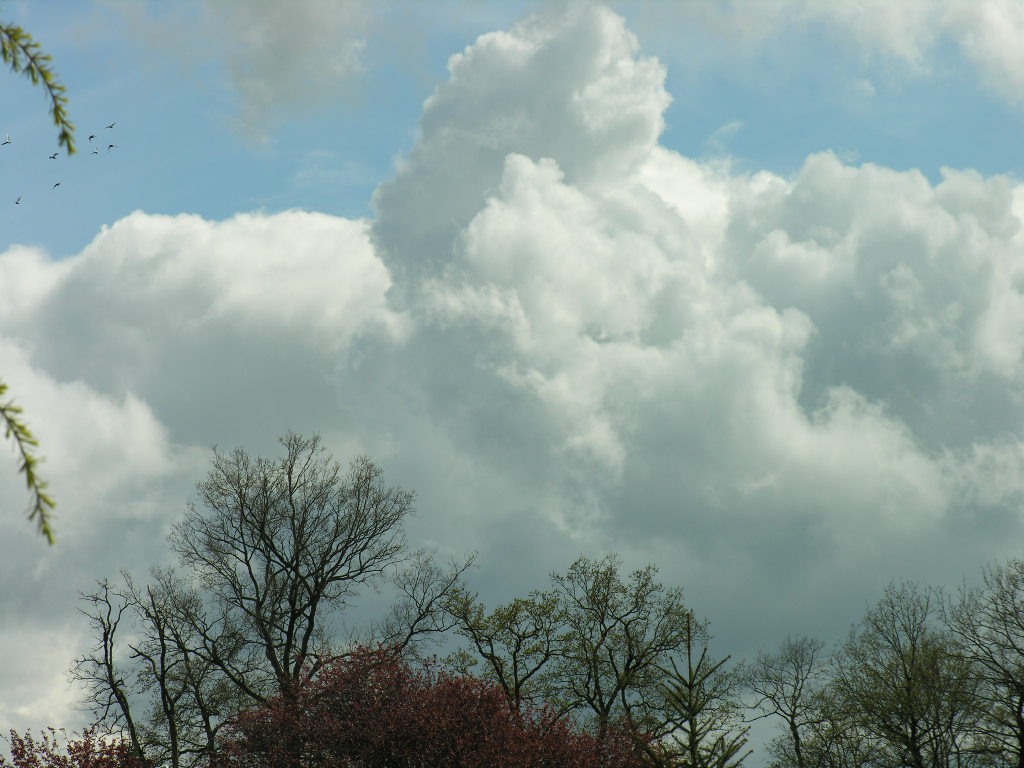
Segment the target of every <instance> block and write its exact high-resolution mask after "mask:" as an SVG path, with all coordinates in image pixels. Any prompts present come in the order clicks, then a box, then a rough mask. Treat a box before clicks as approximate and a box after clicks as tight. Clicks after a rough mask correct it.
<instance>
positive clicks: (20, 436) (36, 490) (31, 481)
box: [0, 381, 57, 544]
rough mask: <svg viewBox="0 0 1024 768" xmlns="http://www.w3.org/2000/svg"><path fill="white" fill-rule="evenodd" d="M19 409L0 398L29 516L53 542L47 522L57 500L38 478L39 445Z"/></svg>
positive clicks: (0, 415) (0, 391) (0, 418)
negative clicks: (26, 494)
mask: <svg viewBox="0 0 1024 768" xmlns="http://www.w3.org/2000/svg"><path fill="white" fill-rule="evenodd" d="M6 393H7V385H6V384H5V383H4V382H3V381H0V397H3V396H4V395H5V394H6ZM21 413H22V410H21V408H20V407H19V406H17V405H15V404H14V401H13V400H7V401H6V402H4V401H0V422H2V423H3V427H4V437H5V438H7V439H10V440H13V441H14V446H15V448H16V449H17V451H18V455H19V457H20V459H21V463H20V466H19V467H18V470H19V471H20V472H21V473H22V474H23V475H24V476H25V485H26V486H28V492H29V494H30V496H31V499H32V503H31V506H30V507H29V513H28V518H29V520H34V521H35V522H36V524H37V525H38V526H39V533H41V534H42V535H43V536H44V537H45V538H46V540H47V542H49V543H50V544H53V540H54V539H53V528H52V527H51V525H50V522H51V515H52V513H53V510H54V508H55V507H56V506H57V503H56V502H55V501H54V500H53V498H52V497H50V496H49V494H47V493H46V483H45V482H43V481H42V480H40V479H39V475H38V474H37V473H36V468H37V467H38V465H39V462H40V459H39V457H38V456H36V455H35V453H34V452H33V451H34V449H35V448H37V447H38V446H39V443H38V442H37V441H36V438H35V437H34V436H33V434H32V431H31V430H30V429H29V428H28V425H27V424H25V422H24V421H22V419H21Z"/></svg>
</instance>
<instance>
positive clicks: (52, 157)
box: [50, 152, 57, 160]
mask: <svg viewBox="0 0 1024 768" xmlns="http://www.w3.org/2000/svg"><path fill="white" fill-rule="evenodd" d="M50 159H51V160H56V159H57V153H56V152H54V153H53V154H52V155H50Z"/></svg>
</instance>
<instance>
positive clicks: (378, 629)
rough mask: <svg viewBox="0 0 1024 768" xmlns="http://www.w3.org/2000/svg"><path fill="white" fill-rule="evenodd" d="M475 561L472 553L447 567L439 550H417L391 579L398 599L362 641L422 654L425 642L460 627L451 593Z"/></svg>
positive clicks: (451, 562)
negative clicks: (440, 559) (440, 560)
mask: <svg viewBox="0 0 1024 768" xmlns="http://www.w3.org/2000/svg"><path fill="white" fill-rule="evenodd" d="M475 562H476V555H470V556H469V557H467V558H466V560H464V561H463V562H461V563H460V562H458V561H457V560H455V559H454V558H452V559H451V560H450V561H449V562H448V565H447V566H441V565H440V564H439V563H438V562H437V553H436V552H433V551H430V550H426V549H420V550H417V551H416V552H414V553H413V554H412V556H411V557H410V558H409V560H408V562H407V563H405V564H403V565H402V567H400V568H398V569H397V570H396V571H395V573H394V575H393V577H392V579H391V584H392V586H393V587H394V589H395V590H396V591H397V593H398V599H397V601H396V602H395V603H394V604H393V605H392V606H391V609H390V611H389V612H388V614H387V615H386V616H385V617H384V618H383V619H381V620H380V621H378V622H375V623H374V624H373V625H372V626H371V627H370V630H369V632H368V633H366V635H365V637H363V638H361V639H360V641H361V642H362V644H366V645H368V644H372V643H377V644H380V645H383V646H388V647H390V648H395V649H397V650H398V651H399V652H400V653H403V654H406V655H411V656H418V655H419V650H418V646H419V645H420V644H421V643H423V642H424V641H426V640H428V639H433V638H437V637H439V636H440V635H441V634H443V633H445V632H448V631H449V630H451V629H454V628H455V627H456V621H455V618H454V617H453V616H452V615H451V613H450V612H449V611H448V610H447V605H448V602H449V600H450V599H451V595H453V594H454V593H456V592H458V591H459V589H460V585H461V582H462V576H463V574H465V572H466V571H467V570H469V569H470V568H471V567H473V565H474V564H475ZM357 637H358V635H357Z"/></svg>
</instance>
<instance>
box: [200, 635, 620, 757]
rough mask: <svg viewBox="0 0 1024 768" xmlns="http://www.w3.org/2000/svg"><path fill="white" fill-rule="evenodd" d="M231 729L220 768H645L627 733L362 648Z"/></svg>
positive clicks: (484, 684)
mask: <svg viewBox="0 0 1024 768" xmlns="http://www.w3.org/2000/svg"><path fill="white" fill-rule="evenodd" d="M294 693H295V695H293V696H288V697H286V696H277V697H273V698H271V699H269V700H268V701H267V702H265V703H264V704H262V705H260V706H258V707H255V708H253V709H251V710H248V711H246V712H244V713H243V714H242V715H240V716H239V717H238V718H237V719H236V720H235V721H234V722H233V723H232V725H231V726H230V732H229V733H230V737H231V738H230V739H229V740H228V741H227V742H226V743H225V744H224V746H223V749H222V750H221V752H220V757H219V759H218V762H217V763H216V765H217V766H218V768H229V767H230V768H306V767H307V766H308V767H309V768H313V767H314V766H323V765H338V766H353V767H354V766H359V768H399V767H403V766H408V767H409V768H412V767H413V766H431V768H493V767H494V766H502V768H528V767H529V768H539V767H540V766H544V767H545V768H638V766H639V763H638V758H637V756H636V755H635V754H634V753H633V751H632V748H631V745H630V741H629V739H628V738H627V737H626V736H625V735H624V734H618V733H609V736H608V738H607V739H605V740H603V741H599V740H598V739H596V738H594V737H592V736H590V735H589V734H586V733H583V732H581V731H579V730H578V729H577V728H575V727H573V726H572V724H571V723H570V722H567V721H565V720H564V719H559V718H557V717H556V716H555V714H554V713H553V712H552V711H550V710H545V709H531V708H526V709H523V710H517V709H515V708H514V707H512V706H510V704H509V701H508V699H507V697H506V694H505V692H504V691H503V690H502V689H501V688H500V687H499V686H497V685H495V684H493V683H490V682H487V681H484V680H480V679H478V678H474V677H471V676H467V675H458V674H451V673H446V672H442V671H438V670H437V668H436V667H434V666H431V665H427V666H419V667H416V668H413V667H412V666H410V664H409V663H408V662H406V661H405V660H403V659H402V658H401V656H400V655H399V654H398V653H396V652H395V651H394V650H393V649H377V650H370V649H365V648H362V649H357V650H355V651H354V652H352V653H350V654H348V655H346V656H343V657H339V658H337V659H334V660H332V661H330V662H328V663H327V664H325V665H323V666H322V667H321V668H320V669H318V670H317V671H316V673H315V674H313V675H311V676H310V677H309V678H308V679H306V680H305V681H304V682H303V684H302V685H300V686H299V687H298V688H297V689H295V691H294Z"/></svg>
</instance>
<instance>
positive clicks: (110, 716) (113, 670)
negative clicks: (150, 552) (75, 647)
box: [70, 580, 145, 759]
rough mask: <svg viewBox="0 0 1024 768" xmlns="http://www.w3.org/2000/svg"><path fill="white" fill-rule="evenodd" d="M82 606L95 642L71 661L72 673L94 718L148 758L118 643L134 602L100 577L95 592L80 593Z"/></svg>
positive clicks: (130, 679) (128, 671) (129, 676)
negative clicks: (123, 623) (87, 650)
mask: <svg viewBox="0 0 1024 768" xmlns="http://www.w3.org/2000/svg"><path fill="white" fill-rule="evenodd" d="M81 598H82V602H83V603H84V607H81V608H80V609H79V610H80V611H81V612H82V613H83V614H84V615H85V616H86V617H87V618H88V619H89V624H90V628H91V630H92V635H93V637H94V638H95V644H94V645H93V647H92V648H91V649H90V650H89V652H88V653H86V654H85V655H84V656H81V657H79V658H77V659H75V661H74V662H73V663H72V667H71V671H70V677H71V678H72V679H73V680H75V681H77V682H80V683H81V684H82V685H83V687H84V689H85V701H86V706H87V709H89V711H90V712H91V714H92V716H93V718H94V719H95V720H97V721H98V722H101V723H104V724H105V725H106V726H107V727H108V728H109V729H110V730H111V731H114V732H117V733H119V734H121V735H122V736H123V737H124V738H125V740H126V741H128V743H129V744H130V745H131V747H132V750H133V752H134V753H135V755H136V756H137V757H139V758H141V759H144V758H145V754H144V753H143V750H142V740H141V739H140V737H139V727H138V725H137V724H136V722H135V717H134V715H133V712H132V706H131V695H132V692H133V687H134V686H133V678H134V673H133V670H132V668H131V667H130V665H129V666H128V668H127V669H126V668H125V664H124V659H123V654H122V653H120V652H119V648H118V645H117V636H118V630H119V628H120V626H121V622H122V621H123V620H124V618H125V612H126V611H128V610H129V607H130V605H131V599H130V596H129V595H128V594H127V593H126V592H125V591H123V590H119V589H117V588H115V587H111V585H110V583H109V582H107V581H105V580H104V581H100V582H99V585H98V589H97V591H96V592H91V593H88V594H82V595H81Z"/></svg>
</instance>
